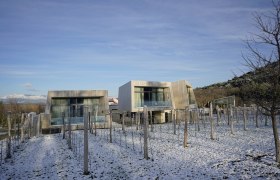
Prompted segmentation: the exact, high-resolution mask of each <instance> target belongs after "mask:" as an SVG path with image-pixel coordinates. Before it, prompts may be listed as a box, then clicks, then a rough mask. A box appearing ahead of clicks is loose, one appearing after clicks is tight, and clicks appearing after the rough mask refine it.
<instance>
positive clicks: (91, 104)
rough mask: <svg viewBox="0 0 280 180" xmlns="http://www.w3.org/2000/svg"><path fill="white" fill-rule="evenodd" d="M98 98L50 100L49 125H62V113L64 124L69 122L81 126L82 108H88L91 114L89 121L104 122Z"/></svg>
mask: <svg viewBox="0 0 280 180" xmlns="http://www.w3.org/2000/svg"><path fill="white" fill-rule="evenodd" d="M99 101H100V99H99V98H98V97H92V98H88V97H87V98H80V97H77V98H52V100H51V125H62V124H63V120H62V113H64V114H65V119H64V120H65V122H66V123H68V120H69V119H70V120H71V123H72V124H82V123H83V121H84V120H83V117H84V107H88V108H89V111H90V112H91V119H96V121H97V122H100V121H105V116H104V115H103V116H102V115H100V113H99V111H98V106H99V104H100V102H99Z"/></svg>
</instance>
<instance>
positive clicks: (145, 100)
mask: <svg viewBox="0 0 280 180" xmlns="http://www.w3.org/2000/svg"><path fill="white" fill-rule="evenodd" d="M164 89H165V88H158V87H135V88H134V102H135V104H134V105H135V107H136V108H137V107H144V105H146V106H171V102H170V101H169V100H168V99H166V91H164Z"/></svg>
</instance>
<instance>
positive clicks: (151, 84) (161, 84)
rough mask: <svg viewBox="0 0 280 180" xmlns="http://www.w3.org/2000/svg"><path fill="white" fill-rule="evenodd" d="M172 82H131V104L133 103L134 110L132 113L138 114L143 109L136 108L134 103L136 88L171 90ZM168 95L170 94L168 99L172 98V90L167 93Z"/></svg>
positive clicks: (132, 109)
mask: <svg viewBox="0 0 280 180" xmlns="http://www.w3.org/2000/svg"><path fill="white" fill-rule="evenodd" d="M170 85H171V84H170V82H157V81H131V94H132V96H131V103H132V108H131V112H137V111H139V110H140V111H142V110H143V109H142V108H136V107H135V102H134V99H135V97H134V91H135V89H134V88H135V87H158V88H167V89H169V87H170ZM166 94H169V96H168V97H167V98H168V99H169V98H170V89H169V92H166ZM169 100H170V99H169Z"/></svg>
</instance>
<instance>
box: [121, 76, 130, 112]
mask: <svg viewBox="0 0 280 180" xmlns="http://www.w3.org/2000/svg"><path fill="white" fill-rule="evenodd" d="M132 94H133V93H132V89H131V81H129V82H128V83H126V84H124V85H122V86H121V87H119V99H118V100H119V104H118V106H119V110H120V111H131V110H132Z"/></svg>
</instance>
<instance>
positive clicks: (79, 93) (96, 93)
mask: <svg viewBox="0 0 280 180" xmlns="http://www.w3.org/2000/svg"><path fill="white" fill-rule="evenodd" d="M78 97H81V98H86V97H99V108H98V114H100V115H104V116H105V114H107V113H108V112H109V102H108V91H107V90H76V91H75V90H73V91H72V90H70V91H69V90H67V91H49V92H48V97H47V104H46V108H45V114H44V115H43V120H42V128H49V127H51V125H50V119H51V114H50V109H51V100H52V98H78ZM107 119H108V117H107V116H106V120H107Z"/></svg>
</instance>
